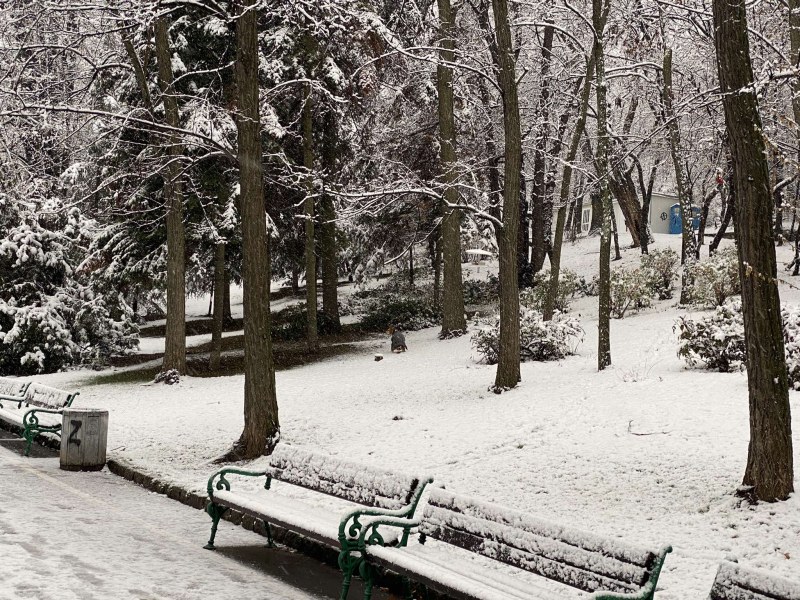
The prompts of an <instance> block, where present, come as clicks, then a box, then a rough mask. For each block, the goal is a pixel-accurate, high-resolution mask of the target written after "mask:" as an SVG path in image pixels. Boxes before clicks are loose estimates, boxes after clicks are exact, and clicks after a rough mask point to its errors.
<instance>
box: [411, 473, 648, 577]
mask: <svg viewBox="0 0 800 600" xmlns="http://www.w3.org/2000/svg"><path fill="white" fill-rule="evenodd" d="M420 533H422V534H423V538H422V541H424V536H429V537H431V538H434V539H437V540H440V541H442V542H445V543H448V544H451V545H454V546H458V547H461V548H464V549H466V550H469V551H470V552H474V553H476V554H480V555H483V556H486V557H488V558H491V559H494V560H497V561H500V562H503V563H506V564H509V565H512V566H514V567H517V568H519V569H524V570H525V571H530V572H533V573H536V574H537V575H540V576H542V577H546V578H547V579H551V580H555V581H559V582H561V583H564V584H567V585H570V586H572V587H575V588H579V589H581V590H584V591H587V592H593V591H597V590H603V591H609V592H633V591H638V590H640V589H641V588H642V587H643V586H644V585H645V584H646V583H647V581H648V579H649V578H650V574H651V571H650V569H651V568H653V566H654V564H655V562H656V560H657V555H656V553H654V552H651V551H649V550H646V549H642V548H636V547H634V546H628V545H625V544H621V543H620V542H618V541H616V540H607V539H604V538H600V537H597V536H594V535H592V534H590V533H584V532H582V531H576V530H573V529H568V528H566V527H561V526H559V525H557V524H554V523H550V522H548V521H545V520H542V519H537V518H536V517H533V516H531V515H528V514H525V513H521V512H518V511H515V510H511V509H507V508H504V507H500V506H497V505H494V504H489V503H485V502H480V501H478V500H475V499H472V498H468V497H465V496H458V495H456V494H453V493H451V492H448V491H446V490H443V489H434V490H432V491H431V493H430V496H429V498H428V504H427V506H426V507H425V512H424V515H423V519H422V525H421V526H420ZM655 576H656V577H657V576H658V574H657V573H656V574H655Z"/></svg>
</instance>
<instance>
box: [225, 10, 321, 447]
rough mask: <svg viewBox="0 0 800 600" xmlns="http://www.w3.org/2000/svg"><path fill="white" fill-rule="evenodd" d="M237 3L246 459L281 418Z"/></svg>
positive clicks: (250, 78)
mask: <svg viewBox="0 0 800 600" xmlns="http://www.w3.org/2000/svg"><path fill="white" fill-rule="evenodd" d="M238 6H239V7H240V13H239V17H238V19H237V21H236V86H237V91H238V107H237V108H238V111H237V114H236V117H237V118H236V128H237V131H238V139H239V143H238V155H239V185H240V202H241V210H242V219H241V221H242V267H243V268H242V279H243V287H244V289H243V292H244V295H243V301H244V430H243V431H242V435H241V437H240V438H239V441H238V442H237V443H236V446H235V447H234V451H233V453H232V454H233V455H234V456H235V457H238V458H240V459H245V458H256V457H257V456H260V455H262V454H269V453H271V452H272V450H273V449H274V448H275V445H276V444H277V443H278V440H279V439H280V422H279V420H278V400H277V395H276V393H275V366H274V364H273V362H272V339H271V335H270V310H269V292H270V256H269V245H268V244H269V238H268V236H267V219H266V210H265V204H264V166H263V163H262V150H261V115H260V112H259V101H258V25H257V14H258V13H257V11H256V6H257V0H240V2H239V3H238ZM312 273H313V271H312Z"/></svg>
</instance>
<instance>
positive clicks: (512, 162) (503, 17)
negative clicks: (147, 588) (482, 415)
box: [492, 0, 522, 393]
mask: <svg viewBox="0 0 800 600" xmlns="http://www.w3.org/2000/svg"><path fill="white" fill-rule="evenodd" d="M492 8H493V13H494V23H495V32H496V36H497V48H498V62H499V65H500V69H499V73H498V75H499V77H498V79H499V84H500V89H501V90H502V96H503V128H504V131H505V170H504V174H503V182H504V185H503V224H502V227H501V228H500V231H499V232H498V236H497V241H498V245H499V246H500V248H499V250H500V342H499V344H500V352H499V356H498V359H499V360H498V363H497V375H496V377H495V382H494V389H495V391H496V392H498V393H499V392H502V391H503V390H506V389H510V388H513V387H515V386H516V385H517V383H519V380H520V369H519V361H520V348H519V288H518V287H517V247H516V246H517V233H518V232H517V228H518V227H519V188H520V183H519V175H520V166H521V162H522V133H521V131H520V119H519V100H518V97H517V69H516V59H515V56H514V48H513V46H512V41H511V27H510V23H509V19H508V4H507V0H492Z"/></svg>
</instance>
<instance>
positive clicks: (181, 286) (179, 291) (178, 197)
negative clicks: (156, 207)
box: [155, 17, 186, 374]
mask: <svg viewBox="0 0 800 600" xmlns="http://www.w3.org/2000/svg"><path fill="white" fill-rule="evenodd" d="M155 41H156V60H157V61H158V84H159V87H160V88H161V97H162V101H163V104H164V117H165V120H166V122H167V125H169V126H170V127H175V128H178V127H180V120H179V115H178V101H177V99H176V97H175V90H174V88H173V76H172V53H171V51H170V47H169V28H168V25H167V21H166V19H165V18H163V17H161V18H158V19H156V22H155ZM167 143H168V144H169V148H168V152H167V154H168V157H169V164H168V166H167V168H166V177H165V182H164V199H165V204H166V206H167V219H166V224H167V325H166V334H165V336H166V340H165V343H164V363H163V366H162V367H161V369H162V370H163V371H168V370H171V369H174V370H176V371H178V372H179V373H181V374H184V373H186V256H185V253H186V240H185V233H184V228H183V182H182V181H181V179H180V170H181V169H180V165H179V164H178V161H179V160H180V156H181V155H182V154H183V147H182V145H181V143H180V141H179V140H178V139H177V136H175V135H170V136H169V138H168V140H167Z"/></svg>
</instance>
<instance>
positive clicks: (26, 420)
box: [0, 380, 79, 456]
mask: <svg viewBox="0 0 800 600" xmlns="http://www.w3.org/2000/svg"><path fill="white" fill-rule="evenodd" d="M7 381H14V380H7ZM78 393H79V392H75V393H70V392H65V391H64V390H59V389H57V388H52V387H49V386H46V385H42V384H40V383H31V384H29V385H27V386H26V387H25V395H24V396H22V397H18V396H17V397H13V398H9V397H7V396H6V395H3V399H5V400H10V402H6V404H16V406H15V407H11V406H3V405H2V404H0V409H2V410H0V419H3V420H4V421H6V422H7V423H9V424H11V425H12V426H14V427H19V428H21V429H22V437H23V438H24V439H25V442H26V443H25V456H28V454H29V453H30V450H31V444H33V440H34V439H36V436H37V435H39V434H40V433H52V434H55V435H58V436H60V435H61V413H62V412H63V410H64V409H65V408H67V407H69V406H72V402H73V400H75V398H76V396H77V395H78ZM0 402H1V401H0Z"/></svg>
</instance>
